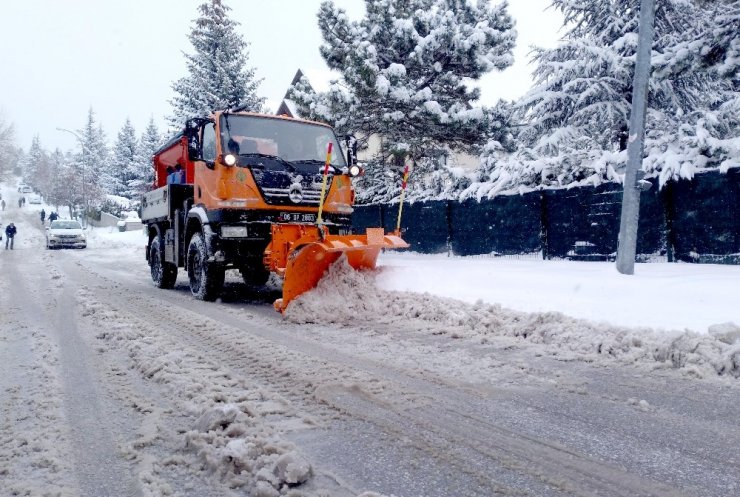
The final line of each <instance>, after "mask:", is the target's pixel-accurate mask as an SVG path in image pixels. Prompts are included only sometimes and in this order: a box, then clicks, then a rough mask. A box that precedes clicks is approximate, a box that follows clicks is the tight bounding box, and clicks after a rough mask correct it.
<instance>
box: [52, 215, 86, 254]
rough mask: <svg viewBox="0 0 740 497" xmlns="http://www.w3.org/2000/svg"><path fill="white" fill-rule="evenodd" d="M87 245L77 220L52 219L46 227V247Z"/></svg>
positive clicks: (83, 232)
mask: <svg viewBox="0 0 740 497" xmlns="http://www.w3.org/2000/svg"><path fill="white" fill-rule="evenodd" d="M57 247H76V248H85V247H87V235H85V231H84V230H83V229H82V226H80V223H79V222H78V221H73V220H70V219H61V220H56V221H52V223H51V225H50V226H49V227H48V228H47V229H46V248H47V249H52V248H57Z"/></svg>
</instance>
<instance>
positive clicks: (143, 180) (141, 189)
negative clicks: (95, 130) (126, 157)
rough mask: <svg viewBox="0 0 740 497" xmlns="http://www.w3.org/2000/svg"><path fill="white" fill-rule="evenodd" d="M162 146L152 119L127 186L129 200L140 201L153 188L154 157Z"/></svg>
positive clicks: (137, 153) (138, 149)
mask: <svg viewBox="0 0 740 497" xmlns="http://www.w3.org/2000/svg"><path fill="white" fill-rule="evenodd" d="M161 145H162V137H161V136H160V135H159V130H158V129H157V125H156V124H155V123H154V118H151V119H150V120H149V124H148V125H147V127H146V129H145V130H144V133H142V135H141V139H140V140H139V146H138V148H137V150H136V161H135V162H134V164H133V170H132V171H131V179H130V180H129V181H128V184H127V188H128V197H129V198H131V199H133V200H138V199H139V198H140V197H141V196H142V195H143V194H144V193H145V192H147V191H149V189H150V188H151V187H152V184H153V183H154V168H153V167H152V156H153V155H154V152H155V151H156V150H157V149H158V148H159V147H160V146H161Z"/></svg>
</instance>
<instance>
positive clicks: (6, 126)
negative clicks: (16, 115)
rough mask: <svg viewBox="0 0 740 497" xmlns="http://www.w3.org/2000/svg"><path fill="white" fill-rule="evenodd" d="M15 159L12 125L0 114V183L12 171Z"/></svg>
mask: <svg viewBox="0 0 740 497" xmlns="http://www.w3.org/2000/svg"><path fill="white" fill-rule="evenodd" d="M17 158H18V156H17V151H16V145H15V130H14V128H13V124H12V123H9V122H6V121H5V118H4V117H3V116H2V115H1V114H0V181H2V180H3V179H4V178H5V176H6V174H8V173H9V172H10V171H12V170H13V168H14V167H15V161H16V160H17Z"/></svg>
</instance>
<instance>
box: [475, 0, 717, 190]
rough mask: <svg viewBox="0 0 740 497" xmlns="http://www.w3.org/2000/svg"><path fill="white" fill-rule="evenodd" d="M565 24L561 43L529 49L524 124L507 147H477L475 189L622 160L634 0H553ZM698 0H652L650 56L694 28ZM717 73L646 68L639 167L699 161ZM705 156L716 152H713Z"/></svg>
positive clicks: (591, 175)
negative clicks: (649, 72)
mask: <svg viewBox="0 0 740 497" xmlns="http://www.w3.org/2000/svg"><path fill="white" fill-rule="evenodd" d="M552 3H553V5H554V7H556V8H557V9H559V10H560V11H561V12H562V13H563V15H564V18H565V27H566V28H568V31H567V33H566V35H565V36H564V39H563V42H562V43H561V44H560V46H558V47H556V48H554V49H550V50H537V51H536V53H535V62H536V64H537V67H536V69H535V73H534V74H535V86H534V87H533V88H532V90H530V91H529V92H528V94H527V95H526V96H525V97H523V98H522V99H521V101H520V102H519V103H518V105H519V109H520V110H521V114H520V116H519V118H520V119H521V120H522V123H523V124H524V125H525V126H524V127H523V128H522V129H521V130H520V133H519V134H518V141H519V148H518V150H517V152H516V153H515V154H513V155H511V156H508V157H502V156H501V154H497V153H490V154H487V155H484V156H483V162H484V166H483V167H482V169H481V171H480V172H479V178H478V179H479V183H478V184H476V185H474V186H473V188H472V189H471V190H470V191H468V192H467V194H470V195H476V196H478V197H480V196H482V195H490V194H491V193H495V192H497V191H500V190H501V189H513V188H518V187H534V186H539V185H546V186H562V185H574V184H585V183H599V182H602V181H609V180H613V181H614V180H616V181H619V179H620V177H619V175H618V174H617V172H616V169H617V168H619V167H620V166H621V165H622V164H624V162H625V161H626V152H625V149H626V145H627V131H628V123H629V112H630V104H631V98H632V95H631V85H632V75H633V69H634V54H635V51H636V47H637V30H638V14H639V5H640V2H639V0H594V1H592V2H583V1H580V0H553V2H552ZM700 19H702V10H701V9H700V8H698V7H697V5H696V4H695V3H692V2H689V1H686V0H665V1H662V2H658V4H657V9H656V19H655V40H654V44H653V51H654V56H653V58H654V59H658V58H660V57H661V55H660V54H663V53H666V52H667V51H669V50H671V49H672V48H673V47H676V46H677V45H679V44H680V43H682V42H683V41H684V40H687V39H692V38H694V37H696V36H698V34H699V31H700V29H701V27H700V24H701V23H700V22H697V20H700ZM726 90H727V84H726V81H723V80H721V79H718V78H716V77H713V76H712V75H710V74H708V73H706V72H696V71H692V72H680V73H675V74H669V73H664V74H660V73H657V72H656V73H654V74H653V76H652V78H651V83H650V98H649V102H648V119H647V139H646V151H647V154H648V157H647V159H646V161H645V165H644V169H645V170H646V171H647V172H649V173H653V174H659V175H660V177H661V179H662V181H666V180H668V179H670V178H675V177H680V176H683V177H690V176H691V175H692V174H693V172H694V171H695V170H696V169H697V168H702V167H706V166H707V165H708V162H709V158H708V157H707V156H705V155H703V152H704V151H705V150H703V148H702V145H701V143H699V142H700V140H697V139H696V136H697V135H699V136H701V135H703V134H704V133H708V134H709V135H710V136H712V135H713V136H715V137H720V136H723V135H725V134H726V133H727V132H728V127H727V126H726V125H725V124H724V123H722V122H720V121H717V120H716V119H714V118H713V116H712V115H711V114H712V113H713V112H714V110H716V109H717V108H718V107H719V106H721V104H722V99H724V98H727V96H726V93H725V92H726ZM711 160H713V161H715V160H717V158H716V157H714V158H712V159H711Z"/></svg>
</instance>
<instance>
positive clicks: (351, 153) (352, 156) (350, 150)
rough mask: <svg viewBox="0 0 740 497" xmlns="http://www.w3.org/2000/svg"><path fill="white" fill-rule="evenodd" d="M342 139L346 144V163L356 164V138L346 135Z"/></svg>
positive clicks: (349, 164)
mask: <svg viewBox="0 0 740 497" xmlns="http://www.w3.org/2000/svg"><path fill="white" fill-rule="evenodd" d="M344 140H345V143H346V144H347V165H348V166H350V167H351V166H354V165H356V164H357V138H355V137H354V135H347V136H346V137H345V138H344Z"/></svg>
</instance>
